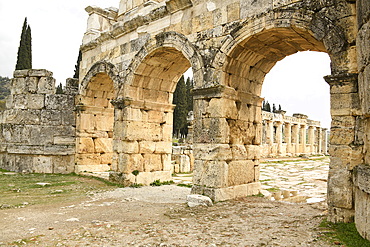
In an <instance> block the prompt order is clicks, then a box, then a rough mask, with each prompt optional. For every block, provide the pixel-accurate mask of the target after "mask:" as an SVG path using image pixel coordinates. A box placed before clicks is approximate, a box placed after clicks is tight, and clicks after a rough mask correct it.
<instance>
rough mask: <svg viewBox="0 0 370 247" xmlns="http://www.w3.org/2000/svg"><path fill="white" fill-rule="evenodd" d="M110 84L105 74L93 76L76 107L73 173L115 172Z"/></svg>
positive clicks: (109, 79)
mask: <svg viewBox="0 0 370 247" xmlns="http://www.w3.org/2000/svg"><path fill="white" fill-rule="evenodd" d="M112 99H114V87H113V81H112V79H111V78H110V77H109V75H108V74H107V73H104V72H101V73H97V74H95V75H94V76H93V77H92V78H91V79H90V81H89V82H88V84H87V87H86V90H84V93H83V94H81V95H79V96H78V98H77V99H76V100H77V104H76V110H77V114H76V116H77V119H76V137H77V138H76V139H77V140H76V145H77V146H76V149H77V152H76V168H75V171H76V172H104V171H109V170H112V169H114V167H113V166H114V163H113V125H114V107H113V105H112V104H111V100H112Z"/></svg>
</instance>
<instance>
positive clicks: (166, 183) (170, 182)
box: [150, 179, 174, 186]
mask: <svg viewBox="0 0 370 247" xmlns="http://www.w3.org/2000/svg"><path fill="white" fill-rule="evenodd" d="M173 183H174V182H173V181H172V180H171V181H163V182H161V180H159V179H157V180H155V181H154V182H153V183H151V184H150V186H161V185H170V184H173Z"/></svg>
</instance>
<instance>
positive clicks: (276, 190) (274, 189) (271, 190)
mask: <svg viewBox="0 0 370 247" xmlns="http://www.w3.org/2000/svg"><path fill="white" fill-rule="evenodd" d="M266 190H267V191H269V192H278V191H280V189H279V188H275V187H273V188H268V189H266Z"/></svg>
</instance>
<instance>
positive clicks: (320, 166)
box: [173, 156, 330, 203]
mask: <svg viewBox="0 0 370 247" xmlns="http://www.w3.org/2000/svg"><path fill="white" fill-rule="evenodd" d="M329 161H330V159H329V157H327V156H323V157H312V158H309V159H303V158H289V159H266V160H265V161H263V162H262V163H261V165H260V167H261V169H260V174H261V175H260V181H261V184H262V194H264V195H265V196H266V197H271V199H272V200H275V198H274V196H276V194H278V195H280V194H281V193H282V192H283V193H282V194H284V191H289V192H293V194H295V193H296V196H294V197H293V196H292V193H290V195H291V196H292V197H290V198H287V199H284V198H283V196H282V200H284V201H288V202H299V203H301V202H308V203H311V202H320V201H324V200H326V193H327V192H326V190H327V178H328V171H329ZM173 181H174V182H175V183H177V184H179V183H182V184H191V181H192V174H176V176H174V177H173Z"/></svg>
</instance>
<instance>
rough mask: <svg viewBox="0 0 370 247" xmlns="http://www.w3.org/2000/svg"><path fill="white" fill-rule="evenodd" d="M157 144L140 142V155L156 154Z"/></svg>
mask: <svg viewBox="0 0 370 247" xmlns="http://www.w3.org/2000/svg"><path fill="white" fill-rule="evenodd" d="M155 147H156V143H155V142H152V141H141V142H139V150H140V153H149V154H150V153H154V151H155Z"/></svg>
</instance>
